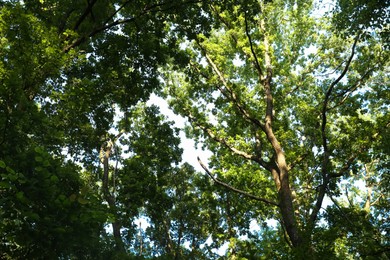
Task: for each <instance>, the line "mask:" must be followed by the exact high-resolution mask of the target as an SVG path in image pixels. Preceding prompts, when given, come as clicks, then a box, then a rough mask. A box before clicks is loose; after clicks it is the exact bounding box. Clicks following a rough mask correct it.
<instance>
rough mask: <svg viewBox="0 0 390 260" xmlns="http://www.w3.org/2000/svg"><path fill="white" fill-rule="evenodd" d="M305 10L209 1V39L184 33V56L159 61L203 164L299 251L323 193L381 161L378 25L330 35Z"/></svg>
mask: <svg viewBox="0 0 390 260" xmlns="http://www.w3.org/2000/svg"><path fill="white" fill-rule="evenodd" d="M312 10H313V5H312V2H311V1H294V2H292V1H259V2H257V1H242V2H240V3H237V4H234V3H231V2H229V3H221V4H216V3H210V4H209V5H208V6H207V8H205V9H204V12H207V16H208V17H209V18H210V20H211V21H213V24H212V25H213V29H212V31H211V33H210V36H208V35H204V34H202V33H198V34H196V33H195V32H193V31H191V32H189V33H188V38H187V39H188V41H187V42H186V46H187V47H186V50H185V52H186V54H187V57H188V59H189V62H188V63H187V64H186V66H183V68H182V70H181V71H180V72H178V73H172V71H171V68H168V69H167V71H168V73H167V75H166V80H167V82H168V84H169V86H168V87H167V91H166V93H167V95H169V96H170V97H171V103H170V104H171V106H172V108H173V109H174V111H175V112H176V113H179V114H181V115H183V116H185V117H187V118H188V120H189V122H190V125H191V128H189V130H188V135H189V136H192V137H194V138H197V139H199V138H204V146H205V147H207V149H209V150H210V151H212V152H213V156H212V157H211V159H210V162H209V165H210V167H212V169H213V171H212V173H210V172H211V170H208V169H207V168H206V167H205V171H206V172H209V173H210V175H214V174H216V175H217V176H218V177H217V178H213V179H214V180H215V181H216V183H217V184H221V185H222V186H225V187H230V189H231V191H235V192H238V193H239V194H241V195H245V196H247V197H248V199H256V200H258V201H260V202H259V203H258V204H261V205H256V206H252V207H251V208H248V209H247V211H248V212H250V211H252V210H260V212H259V213H258V214H261V215H262V216H266V217H268V218H276V219H279V220H280V223H281V225H280V228H282V230H283V231H284V232H285V233H286V240H285V242H286V243H287V244H288V245H289V246H290V247H291V248H292V251H293V252H294V253H295V254H296V256H299V255H301V254H305V255H311V256H312V257H315V256H316V255H320V253H321V252H320V250H319V247H317V245H316V244H315V240H314V238H315V236H316V234H317V229H316V227H317V226H318V225H319V224H318V223H319V220H320V219H321V218H322V213H321V208H322V207H323V203H324V199H325V198H326V197H328V198H330V199H333V198H334V197H340V196H341V195H342V191H341V190H340V186H339V185H338V183H340V181H341V180H352V178H353V177H354V176H356V175H357V174H360V173H361V172H362V171H364V165H365V164H367V163H371V162H373V161H374V160H375V159H374V157H376V156H377V155H379V154H381V156H384V157H382V159H384V158H388V153H386V152H385V153H382V152H379V154H376V153H373V152H372V149H375V148H374V147H375V146H376V144H375V143H376V142H378V140H380V139H382V138H384V137H385V136H386V135H385V133H386V128H387V127H388V126H386V125H385V124H383V122H388V113H386V111H387V107H388V102H387V101H386V98H385V95H381V94H380V93H384V92H383V91H386V89H388V78H387V77H386V76H384V74H383V73H384V71H385V70H386V69H388V65H389V64H388V56H389V53H388V52H387V51H386V50H385V49H384V47H383V42H381V40H380V38H379V37H377V36H375V33H378V34H379V32H380V29H382V27H372V28H373V30H374V34H373V35H374V36H372V37H369V38H366V37H362V36H361V31H358V30H357V31H352V32H351V33H350V34H348V35H347V36H343V35H338V34H335V33H334V31H333V30H332V24H331V23H330V22H329V20H328V19H326V18H324V19H315V18H314V16H313V15H311V12H312ZM382 10H385V9H382ZM365 26H366V28H371V27H369V26H371V25H370V24H366V25H365ZM375 30H377V31H375ZM194 35H195V36H194ZM373 93H378V94H377V95H375V94H374V95H373ZM384 160H386V159H384ZM227 183H229V184H230V185H227ZM232 186H233V187H232ZM248 193H250V196H248ZM240 203H242V202H240V201H237V200H236V201H235V202H233V204H234V205H237V204H240ZM334 203H335V204H336V202H334ZM264 204H266V205H264ZM270 209H276V211H273V210H270ZM339 214H341V213H339ZM235 224H236V225H239V224H238V223H235ZM381 243H382V242H381ZM383 245H384V244H382V246H383Z"/></svg>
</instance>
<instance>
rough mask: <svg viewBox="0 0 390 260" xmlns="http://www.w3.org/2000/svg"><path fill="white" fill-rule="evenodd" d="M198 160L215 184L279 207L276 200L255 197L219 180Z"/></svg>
mask: <svg viewBox="0 0 390 260" xmlns="http://www.w3.org/2000/svg"><path fill="white" fill-rule="evenodd" d="M198 162H199V164H200V166H201V167H202V168H203V170H205V172H206V173H207V174H208V175H209V176H210V178H211V179H212V180H213V181H214V182H216V183H217V184H219V185H221V186H223V187H225V188H227V189H229V190H231V191H234V192H236V193H239V194H241V195H244V196H246V197H248V198H251V199H254V200H257V201H261V202H264V203H267V204H270V205H273V206H277V207H279V204H278V203H276V202H274V201H271V200H268V199H265V198H260V197H257V196H255V195H253V194H250V193H248V192H246V191H243V190H240V189H237V188H235V187H233V186H231V185H229V184H227V183H225V182H223V181H221V180H220V179H218V178H215V177H214V176H213V175H212V173H211V172H210V171H209V169H207V167H206V165H204V164H203V162H202V161H201V160H200V158H199V157H198Z"/></svg>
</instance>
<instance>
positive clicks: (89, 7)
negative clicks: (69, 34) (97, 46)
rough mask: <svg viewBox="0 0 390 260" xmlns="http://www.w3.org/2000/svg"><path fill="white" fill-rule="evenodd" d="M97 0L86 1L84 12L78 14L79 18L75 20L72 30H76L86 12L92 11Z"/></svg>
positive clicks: (85, 16) (86, 14)
mask: <svg viewBox="0 0 390 260" xmlns="http://www.w3.org/2000/svg"><path fill="white" fill-rule="evenodd" d="M96 2H97V0H92V1H91V2H89V1H87V3H88V6H87V8H86V9H85V11H84V13H83V14H82V15H81V16H80V18H79V19H78V20H77V22H76V24H75V25H74V27H73V31H77V29H78V28H79V26H80V25H81V23H82V22H83V21H84V20H85V18H87V16H88V14H90V13H91V12H92V8H93V6H94V5H95V4H96Z"/></svg>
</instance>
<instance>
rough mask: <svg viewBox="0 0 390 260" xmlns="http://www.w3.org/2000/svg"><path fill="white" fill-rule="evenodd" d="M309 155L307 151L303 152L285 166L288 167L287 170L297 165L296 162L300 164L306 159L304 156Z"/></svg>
mask: <svg viewBox="0 0 390 260" xmlns="http://www.w3.org/2000/svg"><path fill="white" fill-rule="evenodd" d="M308 155H309V153H305V154H303V155H301V156H299V157H298V158H297V159H296V160H295V161H294V162H292V163H291V164H289V165H288V166H287V167H288V171H291V170H292V169H293V168H294V167H295V166H297V165H298V164H300V163H301V162H302V161H303V160H305V159H306V157H307V156H308Z"/></svg>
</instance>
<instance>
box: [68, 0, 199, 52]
mask: <svg viewBox="0 0 390 260" xmlns="http://www.w3.org/2000/svg"><path fill="white" fill-rule="evenodd" d="M94 1H97V0H94ZM199 2H200V1H197V0H195V1H188V2H184V3H183V4H195V3H199ZM169 3H172V2H167V3H160V4H154V5H151V6H146V7H145V8H144V9H143V11H142V12H141V13H140V14H139V15H137V16H134V17H130V18H125V19H118V20H115V21H113V22H112V23H110V24H103V25H102V26H100V27H98V28H96V29H94V30H92V31H91V32H90V33H88V34H86V35H83V36H81V37H79V38H77V39H76V40H74V41H73V42H72V43H71V44H69V45H67V46H65V47H64V48H63V49H62V51H63V52H69V51H70V50H71V49H72V48H75V47H77V46H79V45H80V44H81V43H83V42H84V41H85V40H86V39H88V38H91V37H93V36H95V35H96V34H98V33H100V32H103V31H105V30H107V29H110V28H112V27H115V26H117V25H120V24H125V23H130V22H134V21H135V20H136V19H138V18H140V17H142V16H144V15H146V14H148V13H153V12H154V11H156V12H157V11H167V10H169V9H171V8H173V7H178V6H171V7H169V8H167V9H158V10H156V9H157V8H158V7H161V6H164V5H167V4H169ZM120 8H123V7H120ZM117 12H118V10H115V11H114V13H113V14H112V15H111V16H110V17H109V19H108V20H110V19H111V18H112V17H114V16H115V14H116V13H117ZM108 20H107V21H108ZM107 21H106V22H107Z"/></svg>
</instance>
